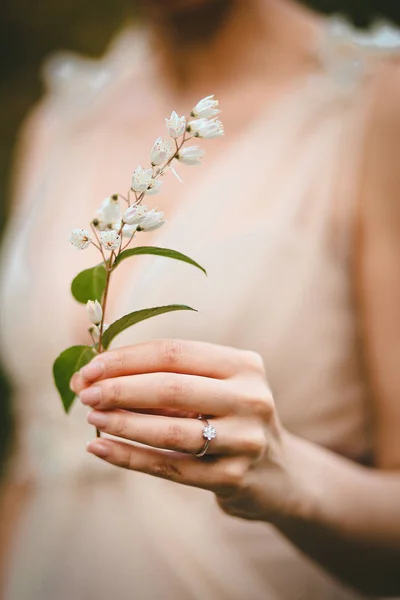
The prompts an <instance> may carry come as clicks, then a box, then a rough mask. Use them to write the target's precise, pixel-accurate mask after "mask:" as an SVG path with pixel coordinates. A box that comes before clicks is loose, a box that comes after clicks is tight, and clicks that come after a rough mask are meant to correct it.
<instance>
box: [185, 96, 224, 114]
mask: <svg viewBox="0 0 400 600" xmlns="http://www.w3.org/2000/svg"><path fill="white" fill-rule="evenodd" d="M218 104H219V103H218V100H214V94H213V95H212V96H206V97H205V98H203V99H202V100H200V101H199V102H198V103H197V104H196V106H195V107H194V109H193V110H192V112H191V113H190V114H191V116H192V117H197V118H204V119H209V118H211V117H215V116H216V115H218V114H219V113H220V112H221V111H220V110H219V109H218Z"/></svg>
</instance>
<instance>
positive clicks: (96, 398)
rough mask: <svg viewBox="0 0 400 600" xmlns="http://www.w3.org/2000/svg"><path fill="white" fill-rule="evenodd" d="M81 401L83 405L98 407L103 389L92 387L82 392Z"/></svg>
mask: <svg viewBox="0 0 400 600" xmlns="http://www.w3.org/2000/svg"><path fill="white" fill-rule="evenodd" d="M80 399H81V402H82V404H86V405H87V406H96V405H97V404H99V403H100V400H101V388H100V387H99V386H98V385H92V386H91V387H89V388H86V389H85V390H83V391H82V392H81V395H80Z"/></svg>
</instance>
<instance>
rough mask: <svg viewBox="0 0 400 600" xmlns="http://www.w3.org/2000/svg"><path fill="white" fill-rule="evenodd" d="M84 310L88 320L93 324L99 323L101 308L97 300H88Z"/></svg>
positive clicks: (101, 314) (101, 315)
mask: <svg viewBox="0 0 400 600" xmlns="http://www.w3.org/2000/svg"><path fill="white" fill-rule="evenodd" d="M86 310H87V313H88V316H89V321H90V322H91V323H93V325H98V324H99V323H101V319H102V318H103V309H102V308H101V304H100V302H99V301H98V300H88V301H87V303H86Z"/></svg>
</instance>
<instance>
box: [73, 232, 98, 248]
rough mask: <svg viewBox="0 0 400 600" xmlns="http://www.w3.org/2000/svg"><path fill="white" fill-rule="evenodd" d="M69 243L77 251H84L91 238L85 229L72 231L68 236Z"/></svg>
mask: <svg viewBox="0 0 400 600" xmlns="http://www.w3.org/2000/svg"><path fill="white" fill-rule="evenodd" d="M69 241H70V243H71V245H72V246H74V248H76V249H77V250H84V249H85V248H87V247H88V246H89V244H90V242H91V241H92V238H91V237H90V235H89V233H88V232H87V231H86V229H73V230H72V231H71V235H70V236H69Z"/></svg>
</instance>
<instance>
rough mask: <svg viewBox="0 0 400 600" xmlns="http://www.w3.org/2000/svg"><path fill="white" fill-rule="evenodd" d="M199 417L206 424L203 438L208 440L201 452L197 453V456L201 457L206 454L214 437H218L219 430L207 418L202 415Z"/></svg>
mask: <svg viewBox="0 0 400 600" xmlns="http://www.w3.org/2000/svg"><path fill="white" fill-rule="evenodd" d="M197 418H198V420H199V421H201V422H202V423H203V425H204V429H203V438H204V439H205V440H206V442H205V444H204V446H203V447H202V449H201V450H200V451H199V452H197V453H196V455H195V456H197V458H201V457H202V456H204V455H205V454H206V452H207V450H208V447H209V445H210V442H211V440H213V439H214V438H216V437H217V430H216V429H215V427H213V426H212V425H210V423H209V422H208V421H207V419H205V418H204V417H203V416H202V415H199V416H198V417H197Z"/></svg>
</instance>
